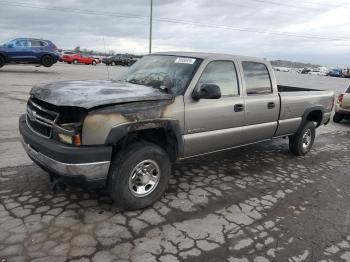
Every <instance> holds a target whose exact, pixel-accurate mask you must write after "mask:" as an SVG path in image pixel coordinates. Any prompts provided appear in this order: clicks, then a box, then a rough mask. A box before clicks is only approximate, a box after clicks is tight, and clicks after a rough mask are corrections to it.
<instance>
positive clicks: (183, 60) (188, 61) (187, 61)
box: [175, 57, 196, 65]
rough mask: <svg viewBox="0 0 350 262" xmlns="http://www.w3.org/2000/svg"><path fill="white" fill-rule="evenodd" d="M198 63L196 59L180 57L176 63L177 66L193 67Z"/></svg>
mask: <svg viewBox="0 0 350 262" xmlns="http://www.w3.org/2000/svg"><path fill="white" fill-rule="evenodd" d="M194 62H196V59H194V58H189V57H178V58H176V59H175V63H177V64H190V65H193V64H194Z"/></svg>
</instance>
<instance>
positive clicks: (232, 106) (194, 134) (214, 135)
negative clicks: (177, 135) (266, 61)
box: [184, 60, 245, 157]
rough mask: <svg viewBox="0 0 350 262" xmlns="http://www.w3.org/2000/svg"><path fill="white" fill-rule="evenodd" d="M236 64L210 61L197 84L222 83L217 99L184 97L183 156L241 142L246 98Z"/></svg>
mask: <svg viewBox="0 0 350 262" xmlns="http://www.w3.org/2000/svg"><path fill="white" fill-rule="evenodd" d="M236 68H237V66H236V64H235V62H234V61H231V60H220V61H211V62H208V63H207V65H206V67H205V69H204V70H203V72H202V74H201V76H200V78H199V80H198V82H197V84H196V87H195V88H194V90H196V89H198V88H199V87H200V86H201V85H203V84H214V85H217V86H219V88H220V91H221V97H220V98H218V99H199V100H194V99H193V98H192V97H191V96H190V95H189V96H186V97H185V135H184V157H190V156H195V155H200V154H205V153H210V152H215V151H219V150H223V149H227V148H231V147H234V146H237V145H239V144H240V140H241V132H242V131H241V130H242V126H243V124H244V119H245V118H244V115H245V113H244V99H243V96H242V95H241V92H240V88H239V86H240V83H239V82H240V81H239V79H238V75H237V71H236Z"/></svg>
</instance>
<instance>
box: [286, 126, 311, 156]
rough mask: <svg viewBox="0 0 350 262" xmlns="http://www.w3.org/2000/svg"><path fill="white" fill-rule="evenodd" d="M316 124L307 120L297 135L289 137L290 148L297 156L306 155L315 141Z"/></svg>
mask: <svg viewBox="0 0 350 262" xmlns="http://www.w3.org/2000/svg"><path fill="white" fill-rule="evenodd" d="M315 134H316V132H315V124H314V123H313V122H311V121H307V122H306V123H305V125H304V127H303V128H302V129H301V130H300V131H299V132H298V133H296V134H295V135H293V136H290V137H289V150H290V151H291V152H292V153H293V154H294V155H296V156H304V155H306V154H307V153H308V152H309V151H310V149H311V147H312V145H313V144H314V141H315Z"/></svg>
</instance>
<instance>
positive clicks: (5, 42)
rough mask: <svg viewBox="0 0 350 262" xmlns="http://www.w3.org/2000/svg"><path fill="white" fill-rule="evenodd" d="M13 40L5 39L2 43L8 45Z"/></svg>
mask: <svg viewBox="0 0 350 262" xmlns="http://www.w3.org/2000/svg"><path fill="white" fill-rule="evenodd" d="M12 41H13V39H11V40H7V41H3V42H0V45H6V44H8V43H10V42H12Z"/></svg>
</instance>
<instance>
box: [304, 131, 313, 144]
mask: <svg viewBox="0 0 350 262" xmlns="http://www.w3.org/2000/svg"><path fill="white" fill-rule="evenodd" d="M311 140H312V138H311V130H310V129H306V130H305V133H304V135H303V149H308V148H309V146H310V144H311Z"/></svg>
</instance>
